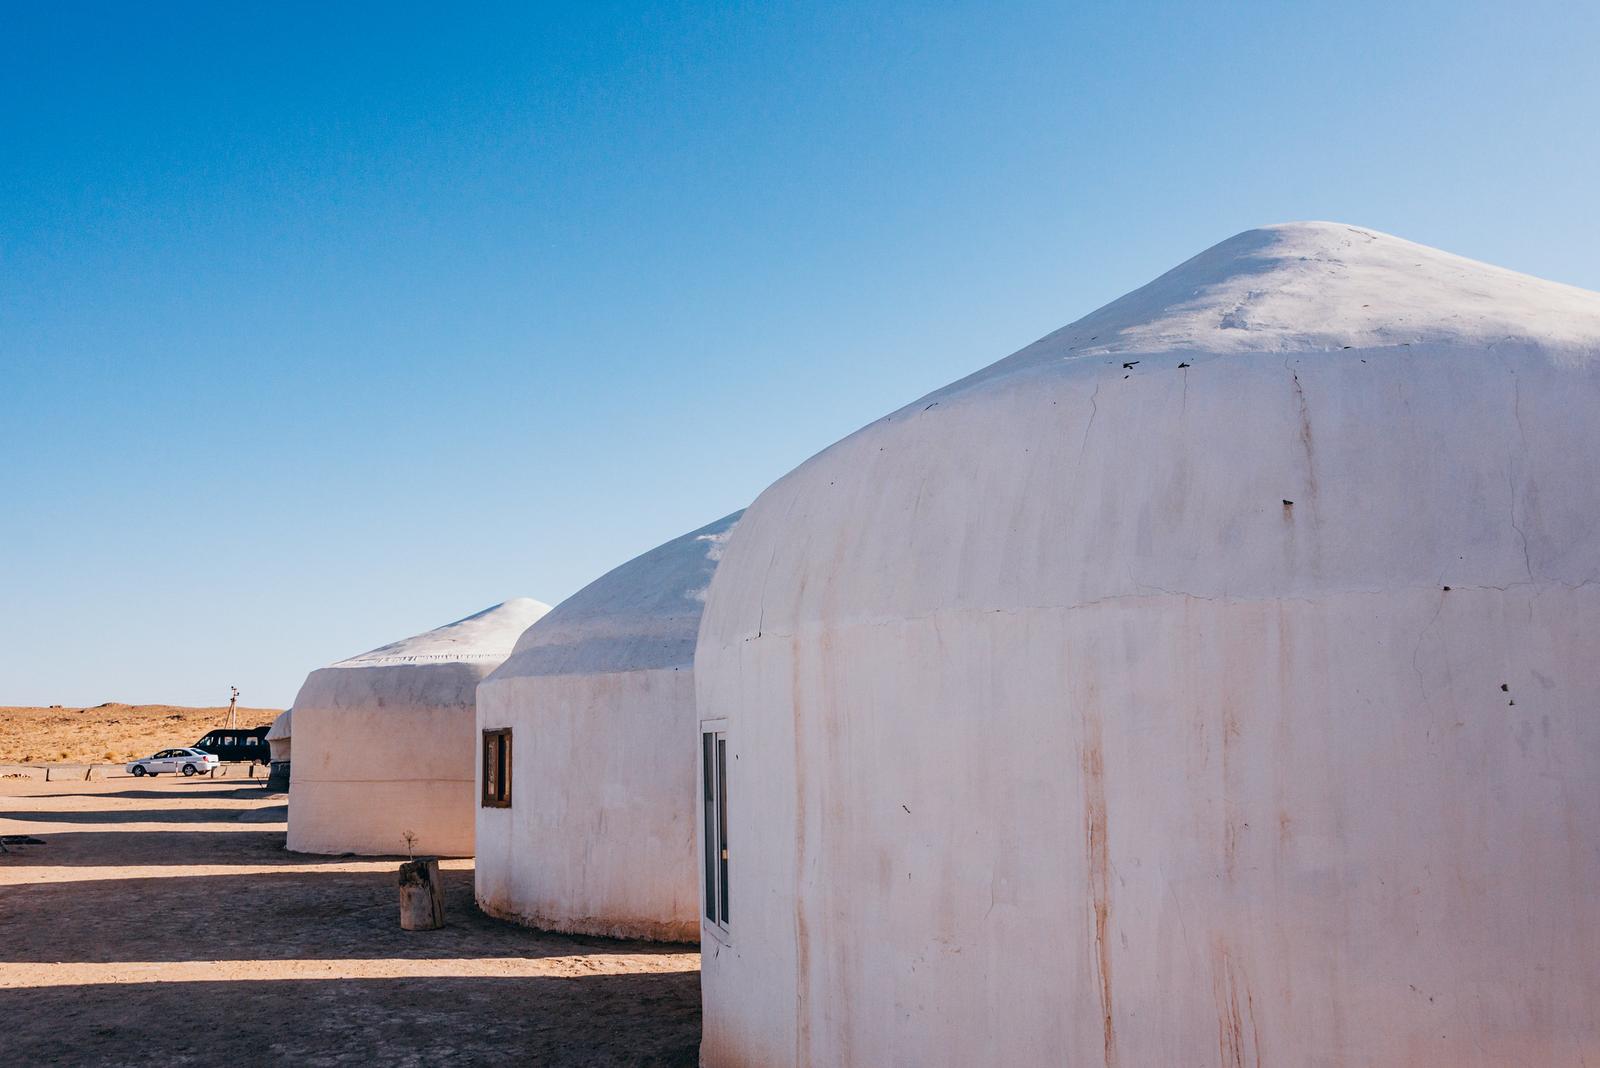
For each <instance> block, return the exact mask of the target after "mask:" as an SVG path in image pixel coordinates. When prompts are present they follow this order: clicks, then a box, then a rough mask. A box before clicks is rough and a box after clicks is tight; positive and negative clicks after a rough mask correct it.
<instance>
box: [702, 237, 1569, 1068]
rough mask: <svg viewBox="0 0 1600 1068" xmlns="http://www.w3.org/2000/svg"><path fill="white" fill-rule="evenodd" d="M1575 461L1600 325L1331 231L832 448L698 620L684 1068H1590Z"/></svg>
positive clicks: (766, 517) (1055, 346) (1207, 267)
mask: <svg viewBox="0 0 1600 1068" xmlns="http://www.w3.org/2000/svg"><path fill="white" fill-rule="evenodd" d="M1597 470H1600V294H1595V293H1590V292H1586V291H1583V290H1579V289H1575V288H1571V287H1569V286H1564V285H1557V284H1554V283H1550V282H1545V281H1540V280H1538V279H1535V278H1530V277H1528V276H1525V275H1521V274H1516V273H1513V272H1511V271H1507V270H1501V269H1499V268H1496V267H1491V266H1487V265H1484V264H1481V263H1475V262H1472V261H1469V260H1465V259H1462V258H1459V257H1457V256H1452V255H1447V254H1445V253H1442V252H1438V251H1435V250H1433V249H1429V248H1425V247H1422V246H1419V245H1415V244H1412V243H1410V242H1407V241H1403V240H1400V239H1398V238H1394V237H1390V236H1387V235H1384V234H1380V233H1374V232H1372V231H1369V230H1364V229H1360V228H1356V227H1346V226H1339V225H1333V224H1327V223H1311V224H1295V225H1287V226H1276V227H1269V228H1267V229H1262V230H1253V231H1250V232H1247V233H1244V234H1240V235H1239V236H1237V237H1234V238H1232V239H1230V240H1228V241H1225V242H1223V243H1222V244H1220V245H1217V246H1216V247H1214V248H1212V249H1210V250H1208V251H1206V252H1204V253H1202V254H1200V255H1199V256H1197V257H1195V258H1194V259H1192V260H1189V261H1188V262H1186V263H1184V264H1182V265H1180V266H1179V267H1177V268H1176V269H1174V270H1172V271H1170V272H1168V273H1167V274H1165V275H1163V276H1161V277H1160V278H1158V279H1156V280H1155V281H1154V282H1151V283H1150V284H1149V285H1147V286H1145V287H1144V288H1142V289H1139V290H1136V291H1135V292H1133V293H1130V294H1129V295H1127V296H1125V297H1123V298H1121V299H1119V300H1117V301H1115V302H1113V303H1111V304H1109V305H1107V306H1106V307H1104V308H1102V309H1101V310H1099V311H1097V312H1094V313H1093V314H1091V315H1089V316H1088V317H1087V318H1084V319H1081V320H1079V321H1078V322H1077V323H1074V324H1073V325H1071V326H1069V327H1066V328H1065V329H1063V330H1061V331H1059V332H1057V333H1054V334H1051V335H1050V336H1048V337H1046V338H1044V339H1043V340H1041V341H1039V342H1036V343H1035V344H1033V345H1030V346H1028V347H1027V348H1025V349H1023V350H1022V351H1020V352H1018V353H1017V354H1015V355H1013V356H1011V357H1009V358H1008V359H1005V360H1002V361H1001V362H999V363H997V364H995V365H993V366H992V367H989V368H987V369H985V370H982V371H979V372H977V373H976V374H974V375H972V376H970V377H968V378H966V379H963V380H962V381H960V382H957V383H955V384H953V385H951V386H949V387H947V388H945V389H943V390H940V391H938V392H936V393H933V394H930V395H929V396H927V397H924V398H922V399H921V400H919V401H917V402H916V403H914V404H911V405H909V406H907V407H906V408H903V409H901V410H900V411H898V412H895V413H893V414H892V415H889V416H886V417H885V418H883V419H881V420H879V421H877V422H875V423H873V424H871V425H870V426H867V427H866V428H864V429H862V430H860V431H859V432H857V433H856V434H854V435H852V436H850V437H848V438H846V439H845V440H843V441H841V442H839V443H837V444H836V445H834V446H833V447H831V448H829V449H828V450H826V451H825V452H823V453H821V454H819V455H818V456H816V457H814V458H812V459H811V460H809V461H808V462H806V463H805V464H803V465H802V466H801V467H799V468H798V469H797V470H795V471H794V472H792V473H790V474H789V475H787V476H785V477H784V478H783V479H781V480H780V481H778V482H777V483H776V484H774V485H773V486H772V487H771V488H769V489H768V490H767V491H766V492H765V493H764V494H762V495H761V497H760V498H759V499H758V500H757V501H756V502H755V503H754V504H753V505H752V506H751V507H750V509H749V510H748V511H747V512H746V513H745V516H744V518H743V519H742V520H741V521H740V524H739V535H738V537H737V538H735V539H734V540H733V541H732V542H731V543H730V545H729V547H728V551H727V553H726V555H725V556H724V558H723V561H722V563H721V565H720V566H719V568H718V570H717V574H716V576H715V579H714V580H713V582H712V584H711V589H710V593H709V597H708V602H707V605H706V610H705V618H704V620H703V623H702V627H701V633H700V645H699V649H698V652H697V655H696V663H695V670H696V681H697V685H698V688H699V714H700V717H701V719H702V729H703V732H704V733H706V734H707V735H709V736H710V739H711V742H712V743H713V744H712V746H711V748H712V749H713V751H715V752H717V753H719V754H720V759H717V760H714V764H715V767H714V768H713V769H712V770H713V774H711V775H708V776H706V779H707V781H708V782H710V783H711V788H710V790H708V793H710V794H712V795H713V796H712V803H711V804H708V806H707V820H708V822H709V824H710V826H711V829H712V835H711V846H712V851H711V852H710V853H709V854H708V856H707V860H708V861H709V862H710V863H711V867H712V873H713V878H712V880H711V884H710V889H711V890H712V891H713V893H712V895H711V896H712V898H713V900H715V899H716V898H717V897H718V896H719V895H720V894H723V893H725V892H726V893H730V894H731V898H732V901H731V909H725V908H724V907H723V906H722V905H717V907H716V909H715V911H716V912H717V915H716V917H715V918H714V919H708V920H707V921H706V923H705V925H704V927H703V941H702V962H703V979H702V983H703V992H704V1013H705V1017H704V1018H705V1025H704V1028H705V1030H704V1041H703V1044H702V1047H701V1056H702V1060H703V1063H704V1064H705V1065H706V1066H708V1068H723V1066H728V1065H736V1064H762V1065H769V1066H781V1065H810V1064H862V1065H867V1064H916V1065H973V1064H1008V1065H1046V1064H1049V1065H1058V1064H1068V1065H1090V1064H1093V1065H1097V1066H1098V1065H1122V1066H1135V1065H1140V1066H1142V1065H1179V1064H1216V1063H1218V1062H1219V1061H1220V1063H1221V1064H1224V1065H1230V1066H1231V1065H1241V1064H1248V1065H1255V1064H1312V1063H1315V1064H1325V1065H1351V1066H1354V1065H1400V1064H1405V1065H1438V1066H1444V1065H1450V1066H1477V1068H1491V1066H1503V1065H1509V1064H1521V1065H1535V1064H1537V1065H1548V1066H1555V1065H1574V1066H1575V1065H1579V1064H1583V1063H1588V1064H1596V1063H1600V1012H1597V1011H1596V1006H1600V904H1597V898H1596V888H1597V887H1600V655H1597V650H1600V645H1597V642H1600V475H1597ZM719 742H720V746H721V748H720V749H718V748H717V743H719ZM724 809H725V815H724V814H723V810H724ZM719 826H726V828H727V830H726V832H725V846H726V852H725V853H724V852H723V851H722V848H723V845H724V843H723V842H719V841H718V840H717V839H718V838H719V836H720V835H719V832H718V831H717V828H718V827H719ZM704 838H705V835H704V833H702V839H704ZM724 872H725V873H726V874H724Z"/></svg>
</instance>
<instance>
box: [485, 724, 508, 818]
mask: <svg viewBox="0 0 1600 1068" xmlns="http://www.w3.org/2000/svg"><path fill="white" fill-rule="evenodd" d="M482 805H483V807H484V808H510V807H511V728H510V727H500V728H498V729H496V730H492V731H484V732H483V799H482Z"/></svg>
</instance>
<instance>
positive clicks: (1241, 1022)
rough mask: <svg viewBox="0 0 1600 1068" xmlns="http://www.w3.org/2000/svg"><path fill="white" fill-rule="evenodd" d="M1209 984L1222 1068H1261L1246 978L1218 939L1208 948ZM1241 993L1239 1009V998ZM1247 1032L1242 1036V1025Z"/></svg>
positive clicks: (1251, 998)
mask: <svg viewBox="0 0 1600 1068" xmlns="http://www.w3.org/2000/svg"><path fill="white" fill-rule="evenodd" d="M1211 984H1212V990H1213V994H1214V996H1215V998H1216V1002H1217V1045H1218V1048H1219V1051H1220V1053H1221V1055H1222V1068H1246V1066H1247V1065H1253V1066H1254V1068H1261V1032H1260V1029H1259V1028H1257V1026H1256V1005H1255V997H1254V996H1253V995H1252V994H1251V992H1250V980H1249V977H1248V976H1246V975H1245V974H1244V971H1243V969H1242V968H1240V967H1239V965H1237V964H1236V963H1234V960H1233V955H1232V954H1231V953H1229V952H1228V946H1227V944H1226V943H1225V942H1223V941H1222V940H1221V939H1220V938H1219V939H1218V940H1217V941H1216V943H1215V945H1214V946H1213V947H1212V970H1211ZM1241 993H1242V994H1243V997H1244V1002H1243V1006H1242V1007H1241V1005H1240V995H1241ZM1247 1024H1248V1027H1249V1031H1248V1034H1247V1033H1246V1025H1247Z"/></svg>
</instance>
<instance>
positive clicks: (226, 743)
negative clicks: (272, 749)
mask: <svg viewBox="0 0 1600 1068" xmlns="http://www.w3.org/2000/svg"><path fill="white" fill-rule="evenodd" d="M270 729H271V725H270V724H269V725H268V726H265V727H249V728H245V727H237V728H234V727H218V728H217V729H216V730H214V731H212V732H211V733H210V734H207V735H206V736H205V737H204V738H202V739H200V740H199V741H198V742H195V743H194V748H196V749H199V750H200V751H202V752H205V753H210V754H212V755H213V756H215V757H216V758H217V759H218V760H248V761H250V762H251V763H252V764H266V763H269V762H270V760H271V757H270V756H269V751H268V749H267V731H268V730H270Z"/></svg>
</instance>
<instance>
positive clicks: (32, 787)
mask: <svg viewBox="0 0 1600 1068" xmlns="http://www.w3.org/2000/svg"><path fill="white" fill-rule="evenodd" d="M285 812H286V809H285V796H284V795H283V794H281V793H269V792H267V791H265V790H263V789H261V788H259V786H257V785H255V784H254V783H250V782H236V783H226V784H225V780H220V779H218V780H211V779H197V780H186V779H165V778H163V779H157V780H154V781H150V780H135V779H131V778H115V779H111V780H108V781H104V782H54V783H48V784H47V783H44V782H42V781H40V780H38V779H0V835H5V836H8V837H9V836H30V837H34V838H37V839H39V840H41V842H42V843H43V844H10V843H9V842H8V847H9V848H10V849H11V850H12V852H11V853H9V854H0V1049H3V1050H4V1053H5V1056H4V1058H3V1060H4V1061H5V1062H6V1063H8V1064H17V1065H35V1064H73V1065H131V1064H142V1063H146V1062H150V1061H155V1062H158V1063H167V1064H178V1065H199V1064H213V1063H217V1062H219V1061H223V1060H227V1061H232V1062H234V1063H239V1064H269V1063H295V1064H302V1065H308V1066H315V1065H341V1064H355V1063H362V1064H366V1063H376V1064H394V1065H432V1064H444V1063H451V1064H490V1063H493V1064H542V1065H692V1064H694V1063H695V1059H696V1050H697V1047H698V1043H699V1030H700V1005H699V1001H700V987H699V971H698V969H699V956H698V954H697V953H695V952H694V951H693V950H692V949H687V948H686V947H683V946H662V945H652V944H648V943H625V942H614V941H610V940H606V939H596V938H576V937H567V936H561V935H549V934H542V933H539V932H534V931H528V930H525V929H523V928H520V927H515V926H512V925H510V924H505V923H501V922H499V921H496V920H492V919H489V918H488V917H485V916H483V915H482V914H481V913H479V912H478V911H477V910H476V909H475V908H474V907H473V904H472V870H471V865H472V862H471V861H446V862H445V863H444V867H445V869H446V875H445V878H446V882H447V887H448V904H447V916H448V919H449V925H448V926H447V927H445V928H444V929H443V930H440V931H431V932H406V931H402V930H400V928H399V924H398V921H397V904H396V900H397V896H396V895H397V892H396V889H395V868H396V861H394V860H368V859H354V858H322V857H306V856H297V855H295V854H291V853H287V852H285V851H284V849H283V840H284V831H285V824H284V819H285Z"/></svg>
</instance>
